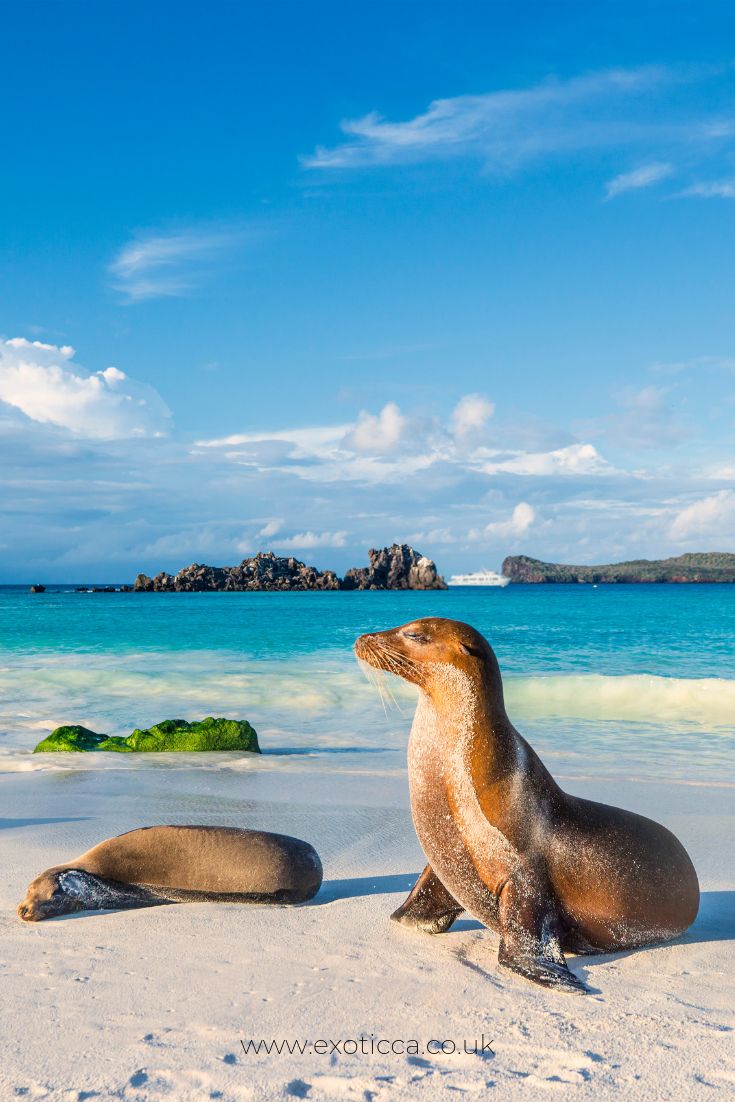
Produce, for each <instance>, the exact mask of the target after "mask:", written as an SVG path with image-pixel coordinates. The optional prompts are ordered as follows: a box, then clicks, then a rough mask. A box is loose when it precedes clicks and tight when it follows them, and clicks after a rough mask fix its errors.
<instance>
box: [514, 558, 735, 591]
mask: <svg viewBox="0 0 735 1102" xmlns="http://www.w3.org/2000/svg"><path fill="white" fill-rule="evenodd" d="M502 572H503V574H504V575H505V576H506V578H510V580H511V581H512V582H522V583H525V584H530V585H538V584H544V583H549V582H551V583H553V582H566V583H569V582H572V583H574V582H578V583H580V584H582V583H585V582H591V583H592V584H594V585H605V584H614V583H616V582H632V583H635V582H735V554H730V553H728V552H725V551H712V552H704V553H699V554H689V555H678V556H677V557H676V558H672V559H633V560H631V561H630V562H618V563H612V564H609V565H602V566H566V565H564V564H561V563H553V562H541V560H540V559H531V558H529V557H528V555H509V556H508V558H507V559H505V561H504V562H503V566H502Z"/></svg>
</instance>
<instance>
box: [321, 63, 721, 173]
mask: <svg viewBox="0 0 735 1102" xmlns="http://www.w3.org/2000/svg"><path fill="white" fill-rule="evenodd" d="M707 75H710V76H711V75H712V74H706V73H701V74H699V76H700V77H701V78H704V77H705V76H707ZM691 79H692V73H691V72H689V73H685V74H681V75H679V74H677V73H675V72H673V71H669V70H666V69H663V68H657V67H643V68H639V69H630V70H622V69H615V70H607V71H600V72H594V73H589V74H587V75H584V76H577V77H574V78H572V79H570V80H555V79H549V80H547V81H544V82H543V83H541V84H537V85H532V86H531V87H528V88H512V89H502V90H498V91H494V92H487V93H484V94H480V95H460V96H454V97H448V98H444V99H436V100H433V101H432V102H431V103H430V104H429V106H428V107H427V108H426V110H425V111H423V112H421V113H420V114H418V115H416V116H414V117H413V118H410V119H406V120H404V121H400V122H393V121H391V120H389V119H386V118H383V117H382V116H381V115H379V114H378V113H377V112H375V111H372V112H370V113H369V114H367V115H364V116H362V117H361V118H357V119H348V120H345V121H343V122H342V123H341V124H340V129H341V130H342V132H343V134H344V136H345V139H344V141H342V142H341V143H340V144H338V145H336V146H334V147H332V148H325V147H323V146H320V147H318V148H317V149H316V151H315V152H314V153H313V154H311V155H310V156H306V157H303V158H302V159H301V163H302V165H303V166H304V167H305V168H309V169H350V168H359V167H365V166H375V165H392V164H409V163H416V164H417V163H422V162H427V161H432V160H434V161H435V160H440V159H444V160H445V159H449V158H458V157H475V158H477V159H479V160H481V161H482V162H483V164H484V165H485V167H486V168H487V169H489V170H491V171H496V172H502V173H506V172H509V171H512V170H514V169H518V168H519V167H521V166H523V165H526V164H529V163H532V162H533V161H535V160H539V159H541V158H543V157H549V156H553V155H563V156H567V157H570V156H574V155H579V154H585V153H587V154H588V153H599V152H600V151H603V150H630V149H635V148H642V149H645V150H646V151H647V152H648V151H650V150H652V149H653V150H661V152H662V153H664V154H665V155H666V157H667V158H668V156H669V155H670V153H671V151H673V150H675V149H678V148H684V149H685V150H686V152H687V154H688V156H689V159H690V160H691V159H692V158H693V156H694V155H695V154H696V152H697V150H698V149H701V151H702V153H709V152H711V151H712V149H713V148H715V147H716V145H717V143H720V144H722V143H723V142H725V141H727V139H728V138H729V137H730V136H731V134H732V126H731V124H730V122H729V120H725V121H724V122H723V121H722V120H719V119H706V118H705V119H702V118H700V119H692V118H691V117H688V116H683V115H681V116H680V115H678V114H677V111H678V108H677V107H676V106H672V107H671V108H670V110H669V111H668V112H667V110H666V107H667V104H666V101H664V102H663V106H662V104H661V102H660V98H661V97H660V96H659V95H658V93H660V92H661V91H662V90H664V89H666V88H667V87H668V86H670V85H671V84H674V83H677V82H679V81H680V80H691ZM664 164H666V165H667V166H668V159H667V160H666V161H665V162H664V160H663V159H661V160H659V159H657V160H656V161H655V162H651V164H650V165H648V166H645V167H647V168H648V169H649V170H650V168H651V166H652V165H653V166H656V167H657V168H658V171H659V172H660V171H661V168H662V166H663V165H664ZM637 171H638V173H639V174H642V173H643V169H639V170H637ZM625 176H627V177H628V178H629V181H628V184H627V186H628V187H630V186H646V185H648V184H650V183H652V182H653V181H651V180H648V181H643V178H642V175H640V176H639V180H640V181H641V182H639V183H637V184H636V182H635V181H634V180H631V179H630V178H631V177H632V176H633V173H626V174H623V178H624V177H625ZM659 178H663V177H662V176H661V177H659Z"/></svg>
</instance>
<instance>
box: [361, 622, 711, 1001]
mask: <svg viewBox="0 0 735 1102" xmlns="http://www.w3.org/2000/svg"><path fill="white" fill-rule="evenodd" d="M355 651H356V653H357V655H358V657H359V658H361V659H363V660H364V661H366V662H367V663H369V664H370V665H371V666H374V667H375V668H377V669H382V670H387V671H389V672H391V673H395V674H397V675H398V676H399V677H403V678H405V680H407V681H410V682H412V683H413V684H415V685H417V686H418V688H419V702H418V707H417V709H416V715H415V718H414V721H413V726H412V728H411V736H410V739H409V744H408V773H409V785H410V793H411V812H412V815H413V821H414V825H415V827H416V833H417V834H418V838H419V841H420V842H421V846H422V848H423V850H424V853H425V854H426V856H427V858H428V861H429V865H428V866H427V867H426V869H425V870H424V872H423V873H422V875H421V877H420V879H419V880H418V882H417V883H416V885H415V887H414V889H413V891H412V892H411V894H410V895H409V896H408V898H407V899H406V901H405V902H404V903H403V905H402V906H401V907H399V908H398V910H397V911H396V912H395V913H394V914H393V915H392V916H391V917H392V918H393V919H395V920H396V921H397V922H401V923H403V924H404V925H408V926H412V927H415V928H417V929H421V930H426V931H428V932H430V933H439V932H442V931H444V930H448V929H449V927H450V926H451V924H452V923H453V922H454V920H455V918H456V917H457V916H458V915H459V914H461V913H462V911H465V910H466V911H469V913H470V914H472V915H474V916H475V917H476V918H478V919H479V920H480V921H481V922H483V923H485V925H487V926H490V927H491V928H493V929H495V930H498V931H499V933H500V947H499V952H498V962H499V964H500V965H501V966H503V967H504V968H506V969H510V970H511V971H513V972H516V973H518V974H519V975H521V976H523V977H524V978H526V979H528V980H532V981H533V982H535V983H538V984H541V985H542V986H544V987H551V988H556V989H558V990H562V991H573V992H584V991H586V988H585V986H584V984H583V983H582V982H581V981H580V980H579V979H578V978H577V977H576V976H575V975H574V973H573V972H571V971H570V970H569V968H568V967H567V964H566V961H565V959H564V950H565V949H567V950H569V951H571V952H575V953H594V952H611V951H612V952H614V951H617V950H622V949H631V948H635V947H638V946H642V945H651V944H654V943H656V942H662V941H666V940H668V939H670V938H673V937H676V936H677V935H679V934H681V933H682V932H683V931H684V930H686V928H687V927H688V926H690V925H691V923H692V922H693V921H694V919H695V917H696V914H697V909H698V906H699V885H698V882H697V874H696V872H695V871H694V866H693V865H692V862H691V860H690V859H689V856H688V855H687V853H686V851H685V849H684V847H683V846H682V845H681V843H680V842H679V841H678V840H677V839H676V838H675V837H674V835H673V834H671V833H670V831H668V830H667V829H666V828H665V827H663V826H660V825H659V824H658V823H654V822H652V821H651V820H650V819H645V818H643V816H641V815H636V814H634V813H633V812H630V811H622V810H621V809H620V808H616V807H608V806H607V805H605V804H600V803H594V802H592V801H591V800H582V799H578V798H577V797H575V796H570V795H568V794H567V793H566V792H563V791H562V790H561V788H559V786H558V785H557V784H556V782H555V781H554V779H553V777H552V776H551V774H550V773H549V772H548V771H547V770H546V768H545V767H544V765H543V764H542V762H541V760H540V759H539V757H538V756H537V755H536V753H535V752H534V751H533V750H532V748H531V747H530V746H529V745H528V743H527V742H526V741H525V739H523V738H522V737H521V735H520V734H519V733H518V731H516V729H515V727H514V726H513V724H512V723H511V722H510V720H509V719H508V716H507V715H506V712H505V707H504V704H503V684H502V680H501V676H500V670H499V667H498V663H497V660H496V658H495V655H494V653H493V650H492V648H491V646H490V644H489V643H488V642H487V641H486V640H485V639H484V638H483V637H482V635H480V634H479V632H477V631H475V630H474V628H472V627H470V626H469V625H468V624H463V623H460V622H459V621H456V620H445V619H441V618H437V617H429V618H426V619H421V620H415V621H414V622H413V623H410V624H405V625H404V626H403V627H398V628H393V629H392V630H390V631H381V632H374V633H371V634H368V635H362V636H360V638H359V639H358V640H357V643H356V644H355Z"/></svg>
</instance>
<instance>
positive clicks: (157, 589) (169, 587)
mask: <svg viewBox="0 0 735 1102" xmlns="http://www.w3.org/2000/svg"><path fill="white" fill-rule="evenodd" d="M368 559H369V563H368V566H364V567H355V568H354V569H352V570H348V571H347V573H346V575H345V577H344V578H339V577H337V575H336V574H335V573H334V571H333V570H317V569H316V567H314V566H307V565H306V563H303V562H301V561H300V560H299V559H295V558H293V557H288V558H281V557H279V556H278V555H274V554H273V552H272V551H261V552H259V553H258V554H257V555H255V556H254V558H250V559H243V560H242V562H241V563H240V564H239V566H206V565H204V564H201V563H192V565H191V566H185V567H184V568H183V570H180V571H179V572H178V574H175V575H174V574H167V573H165V572H162V573H161V574H157V575H156V576H155V577H154V578H149V577H148V575H147V574H139V575H138V577H137V578H136V579H135V585H134V587H133V588H134V589H135V591H136V592H138V593H200V592H208V591H210V592H223V591H224V592H226V591H231V592H247V591H254V590H258V591H262V590H268V591H279V590H284V591H285V590H289V591H290V590H337V589H348V590H349V589H352V590H354V589H446V588H447V587H446V582H445V581H444V579H443V578H442V577H441V576H440V575H439V574H438V573H437V569H436V564H435V563H434V562H433V561H432V560H431V559H429V558H427V557H426V556H425V555H421V554H420V553H419V552H418V551H414V549H413V548H412V547H409V546H408V544H406V543H403V544H397V543H394V544H393V545H392V547H384V548H382V549H381V550H378V551H376V550H372V549H371V550H370V551H369V552H368Z"/></svg>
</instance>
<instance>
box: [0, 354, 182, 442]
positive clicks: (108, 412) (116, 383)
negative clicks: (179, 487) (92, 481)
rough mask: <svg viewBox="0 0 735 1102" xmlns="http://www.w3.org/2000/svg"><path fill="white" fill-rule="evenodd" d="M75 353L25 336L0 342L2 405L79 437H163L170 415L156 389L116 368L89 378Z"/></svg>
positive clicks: (94, 438) (0, 393)
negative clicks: (29, 339) (77, 363)
mask: <svg viewBox="0 0 735 1102" xmlns="http://www.w3.org/2000/svg"><path fill="white" fill-rule="evenodd" d="M73 357H74V349H73V348H70V347H69V346H68V345H64V346H63V347H61V348H59V347H57V346H56V345H53V344H42V343H41V342H40V341H27V340H25V339H24V338H22V337H16V338H13V339H12V340H8V341H3V342H1V343H0V401H3V402H6V403H7V404H8V405H10V406H14V407H15V408H16V409H19V410H21V411H22V412H23V413H24V414H25V415H26V417H29V418H31V420H33V421H38V422H41V423H42V424H50V425H58V426H59V427H61V428H64V429H68V430H69V431H70V432H71V433H73V434H74V435H75V436H79V437H84V438H86V439H91V440H113V439H116V438H122V437H133V436H160V435H163V434H164V433H165V432H166V430H167V427H168V423H169V418H170V413H169V410H168V408H167V407H166V405H165V403H164V401H163V399H162V398H161V396H160V395H159V394H158V393H157V391H156V390H154V389H153V387H151V386H148V385H147V384H146V383H139V382H136V381H135V380H134V379H129V378H128V377H127V375H125V373H124V372H122V371H120V370H119V369H118V368H116V367H107V368H105V369H104V370H102V371H96V372H94V373H93V374H91V375H90V374H88V373H86V372H84V371H83V369H82V368H80V367H78V365H76V364H74V363H73V362H72V360H73Z"/></svg>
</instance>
